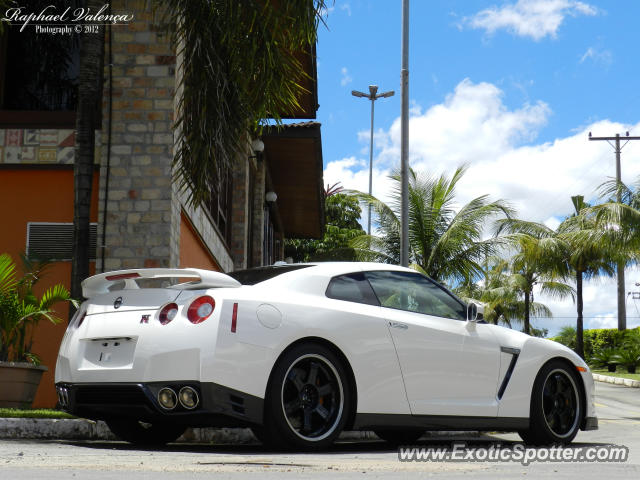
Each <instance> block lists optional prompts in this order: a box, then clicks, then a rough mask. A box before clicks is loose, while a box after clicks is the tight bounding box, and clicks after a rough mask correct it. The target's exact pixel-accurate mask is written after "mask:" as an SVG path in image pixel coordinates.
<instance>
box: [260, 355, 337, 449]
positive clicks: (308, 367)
mask: <svg viewBox="0 0 640 480" xmlns="http://www.w3.org/2000/svg"><path fill="white" fill-rule="evenodd" d="M267 397H268V398H267V403H266V408H265V429H266V431H267V436H268V437H267V438H268V439H269V440H270V443H272V444H273V443H274V441H273V440H274V439H278V440H280V441H281V442H280V443H281V446H284V447H294V448H300V449H306V450H315V449H320V448H324V447H326V446H328V445H330V444H331V443H332V442H333V441H334V440H335V438H336V437H337V436H338V435H339V434H340V432H341V431H342V428H343V427H344V424H345V423H346V420H347V418H348V414H349V412H350V404H349V399H350V386H349V385H348V382H347V374H346V371H345V368H344V366H343V365H342V362H341V360H340V358H338V356H337V355H336V354H335V353H334V352H333V351H331V350H330V349H328V348H326V347H324V346H323V345H316V344H302V345H299V346H296V347H294V348H293V349H292V350H291V351H289V352H287V353H286V354H285V356H284V357H283V358H282V359H281V361H280V362H279V363H278V365H277V366H276V368H275V370H274V374H273V376H272V381H271V384H270V388H269V394H268V395H267ZM276 442H277V440H276Z"/></svg>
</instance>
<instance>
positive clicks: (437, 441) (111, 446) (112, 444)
mask: <svg viewBox="0 0 640 480" xmlns="http://www.w3.org/2000/svg"><path fill="white" fill-rule="evenodd" d="M64 443H66V444H68V445H73V446H76V447H81V448H89V449H104V450H111V451H113V450H121V451H144V452H173V453H176V452H184V453H215V454H227V455H265V454H269V455H292V454H305V453H312V454H313V455H323V454H326V455H335V454H340V453H344V454H349V455H352V454H365V453H381V454H384V453H396V452H398V448H399V447H398V446H397V445H391V444H389V443H387V442H384V441H382V440H375V439H372V440H357V441H354V440H340V441H338V442H336V443H335V444H333V445H332V446H331V447H329V448H327V449H325V450H320V451H313V452H301V451H293V450H282V449H273V448H269V447H267V446H264V445H262V444H260V443H258V442H256V443H248V444H247V443H245V444H230V443H210V444H204V443H170V444H168V445H164V446H142V445H132V444H130V443H127V442H120V441H90V440H89V441H66V442H64ZM521 443H522V442H520V441H515V440H505V439H502V438H499V437H495V436H494V435H491V434H480V435H474V436H446V437H423V438H422V439H420V440H418V441H417V442H415V443H412V444H411V445H410V446H412V447H413V446H415V447H423V448H434V447H438V448H445V449H451V450H453V449H454V447H455V446H456V445H460V444H464V445H465V447H466V448H474V447H475V448H477V447H484V448H489V447H491V445H496V446H497V445H500V446H501V447H502V448H510V447H513V446H514V445H516V444H521ZM604 445H607V444H605V443H599V442H574V443H571V444H569V445H565V446H564V448H570V449H581V448H584V447H599V446H604ZM405 446H406V445H405ZM530 447H532V448H542V447H535V446H530ZM214 463H216V462H214ZM287 465H289V464H288V463H287Z"/></svg>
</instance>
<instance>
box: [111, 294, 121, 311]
mask: <svg viewBox="0 0 640 480" xmlns="http://www.w3.org/2000/svg"><path fill="white" fill-rule="evenodd" d="M121 305H122V297H118V298H116V301H115V302H113V308H115V309H116V310H117V309H119V308H120V306H121Z"/></svg>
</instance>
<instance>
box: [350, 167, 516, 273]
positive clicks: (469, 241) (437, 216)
mask: <svg viewBox="0 0 640 480" xmlns="http://www.w3.org/2000/svg"><path fill="white" fill-rule="evenodd" d="M465 171H466V167H465V166H462V167H459V168H458V169H457V170H456V171H455V173H454V174H453V176H452V177H451V178H447V177H446V176H444V175H441V176H440V177H437V178H434V177H429V176H425V175H421V174H418V173H416V172H415V171H413V170H411V171H410V172H409V258H410V263H414V264H415V265H416V266H419V267H420V268H421V269H422V270H423V271H424V272H425V273H426V274H427V275H429V276H430V277H431V278H433V279H435V280H438V281H441V282H450V283H458V282H464V281H465V280H467V279H470V278H477V277H478V276H479V275H481V274H482V265H481V264H482V261H483V259H484V258H485V257H486V256H488V255H489V256H490V255H494V254H496V253H497V252H498V251H499V248H500V246H501V245H502V240H501V239H500V238H487V239H484V238H483V233H484V230H485V228H487V227H488V222H489V221H491V220H493V219H495V218H497V217H498V216H505V217H507V218H509V217H511V215H512V214H513V213H514V212H513V210H512V208H511V207H510V206H509V205H508V204H507V203H506V202H505V201H503V200H496V201H490V200H489V197H488V195H482V196H480V197H477V198H474V199H473V200H471V201H470V202H469V203H467V204H465V205H462V206H461V207H460V208H458V206H457V205H456V202H455V196H456V186H457V184H458V182H459V181H460V179H461V178H462V177H463V175H464V173H465ZM391 178H392V179H393V180H394V188H393V192H392V198H391V202H390V203H389V204H388V205H387V204H385V203H384V202H382V201H380V200H378V199H377V198H375V197H373V196H369V195H367V194H364V193H360V192H356V195H357V197H358V199H359V200H360V201H361V202H362V203H364V204H367V203H371V204H372V205H373V209H374V213H375V216H376V218H377V223H378V233H377V234H375V235H364V234H363V235H361V236H359V237H358V238H356V239H354V241H353V242H352V246H353V247H355V248H356V252H357V254H358V258H359V259H361V260H371V261H378V262H385V263H395V264H398V263H400V202H401V193H400V192H401V181H400V175H399V174H398V173H395V174H393V175H391Z"/></svg>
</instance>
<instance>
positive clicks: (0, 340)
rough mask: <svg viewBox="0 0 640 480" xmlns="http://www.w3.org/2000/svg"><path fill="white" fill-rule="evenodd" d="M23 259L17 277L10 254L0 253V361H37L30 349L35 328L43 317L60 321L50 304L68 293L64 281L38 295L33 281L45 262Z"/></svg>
mask: <svg viewBox="0 0 640 480" xmlns="http://www.w3.org/2000/svg"><path fill="white" fill-rule="evenodd" d="M23 263H24V270H25V273H24V274H23V276H22V277H18V275H17V269H16V265H15V263H14V262H13V260H12V259H11V257H10V256H9V255H7V254H2V255H0V361H13V362H21V361H30V362H32V363H35V364H38V363H39V362H40V360H39V358H38V356H37V355H36V354H35V353H33V352H32V351H31V347H32V344H33V331H34V328H35V327H36V326H37V325H38V323H39V322H40V320H43V319H46V320H48V321H50V322H52V323H60V321H61V320H60V319H59V318H58V317H56V316H55V312H54V311H53V310H52V306H53V305H54V304H56V303H58V302H62V301H68V300H70V299H71V297H70V294H69V292H68V291H67V289H66V288H65V287H64V286H63V285H54V286H52V287H50V288H48V289H47V290H46V291H45V292H44V293H43V294H42V296H41V297H40V298H38V296H37V295H36V294H35V293H34V290H33V289H34V285H35V284H36V283H37V282H38V280H40V278H41V277H42V275H43V273H44V271H45V269H46V267H47V265H48V264H47V263H46V262H35V261H32V260H29V259H27V258H25V257H23ZM73 303H75V302H73ZM75 304H76V305H77V303H75Z"/></svg>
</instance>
